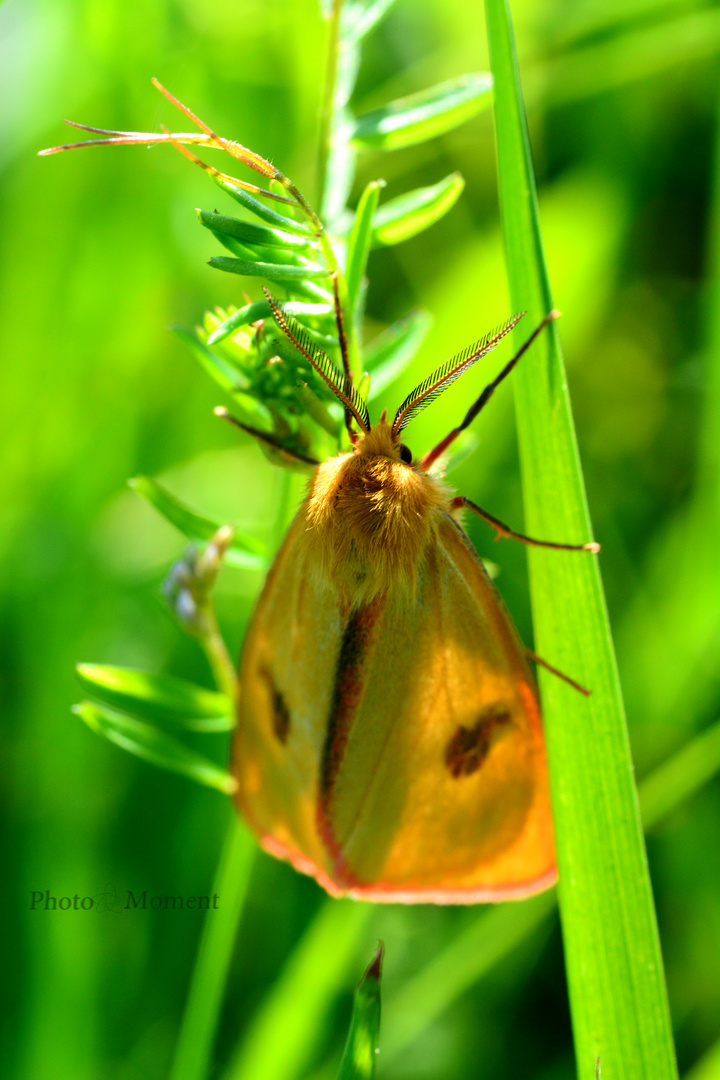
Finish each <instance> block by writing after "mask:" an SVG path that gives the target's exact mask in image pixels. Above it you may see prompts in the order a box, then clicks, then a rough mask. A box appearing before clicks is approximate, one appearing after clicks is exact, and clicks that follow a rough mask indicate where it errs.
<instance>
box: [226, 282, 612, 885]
mask: <svg viewBox="0 0 720 1080" xmlns="http://www.w3.org/2000/svg"><path fill="white" fill-rule="evenodd" d="M266 296H267V299H268V301H269V303H270V307H271V310H272V313H273V316H274V318H275V321H276V322H277V324H278V326H279V327H280V328H281V329H282V331H283V332H284V334H285V336H286V338H287V339H288V340H289V341H290V342H291V343H292V345H293V346H294V347H295V348H296V349H297V350H298V351H299V352H300V353H301V354H302V355H303V356H304V357H305V359H306V361H307V362H308V364H309V365H310V366H311V367H312V368H314V370H315V371H316V372H317V373H318V374H319V375H320V376H321V377H322V378H323V379H324V381H325V382H326V383H327V385H328V387H330V389H331V390H332V392H333V393H334V394H335V396H336V397H337V399H338V400H339V401H340V402H341V403H342V405H343V408H344V412H345V422H346V426H347V431H348V436H349V441H350V445H351V449H350V450H349V451H348V452H347V453H341V454H340V455H339V456H337V457H334V458H331V459H329V460H327V461H324V462H315V466H316V467H315V470H314V473H313V476H312V478H311V480H310V482H309V485H308V489H307V494H306V495H305V498H304V499H303V501H302V504H301V506H300V508H299V510H298V512H297V515H296V517H295V519H294V521H293V523H292V525H291V526H290V529H289V531H288V533H287V536H286V537H285V540H284V542H283V544H282V546H281V548H280V550H279V552H278V555H277V557H276V559H275V562H274V565H273V566H272V568H271V570H270V572H269V574H268V577H267V580H266V582H265V586H264V588H263V590H262V593H261V596H260V598H259V601H258V603H257V606H256V608H255V612H254V614H253V616H252V619H251V622H250V626H249V629H248V632H247V636H246V639H245V644H244V647H243V652H242V658H241V664H240V705H239V715H238V726H237V733H236V736H235V742H234V748H233V773H234V775H235V777H236V779H237V782H238V793H237V801H238V804H239V807H240V810H241V811H242V813H243V815H244V816H245V818H246V819H247V821H248V822H249V823H250V824H251V826H252V827H253V829H254V830H255V832H256V833H257V835H258V836H259V838H260V841H261V843H262V845H263V847H264V848H265V849H266V850H267V851H269V852H271V853H272V854H273V855H276V856H279V857H280V858H282V859H286V860H288V861H289V862H290V863H292V865H293V866H294V867H296V868H297V869H298V870H300V871H302V872H303V873H306V874H311V875H312V876H313V877H315V878H316V880H317V881H318V882H319V883H320V885H322V886H323V887H324V888H325V889H326V890H327V891H328V892H329V893H330V894H332V895H334V896H340V895H347V896H351V897H355V898H356V899H361V900H374V901H388V902H404V903H417V902H433V903H474V902H478V901H497V900H506V899H511V898H519V897H523V896H527V895H529V894H531V893H534V892H537V891H539V890H541V889H544V888H546V887H548V886H549V885H551V884H552V883H553V882H554V881H555V878H556V868H555V856H554V845H553V829H552V817H551V810H550V797H549V789H548V775H547V765H546V760H545V748H544V740H543V732H542V722H541V713H540V705H539V700H538V691H537V686H536V682H535V679H534V677H533V674H532V671H531V669H530V666H529V663H528V658H529V657H531V658H532V659H534V660H539V658H537V657H535V656H534V655H533V654H532V653H528V651H527V650H526V649H525V648H524V646H523V645H522V643H521V641H520V639H519V637H518V634H517V632H516V630H515V628H514V627H513V624H512V622H511V620H510V617H509V616H508V614H507V612H506V610H505V608H504V606H503V602H502V600H501V598H500V596H499V594H498V593H497V591H496V589H495V588H494V586H493V584H492V582H491V580H490V578H489V577H488V574H487V572H486V571H485V568H484V566H483V563H482V562H481V561H480V559H479V557H478V556H477V554H476V553H475V550H474V548H473V547H472V545H471V543H470V540H469V539H468V537H467V535H466V534H465V532H464V531H463V529H462V526H461V524H460V521H459V516H460V514H461V512H462V511H471V512H472V513H475V514H477V515H479V516H480V517H481V518H483V519H484V520H485V521H487V522H489V523H490V524H491V525H492V526H493V527H494V528H495V530H496V532H497V533H498V535H502V536H506V537H512V538H515V539H517V540H522V541H524V542H525V543H532V544H540V545H541V546H544V547H552V548H560V549H566V550H585V551H597V550H598V545H597V544H594V543H588V544H561V543H552V542H546V541H538V540H533V539H531V538H530V537H526V536H524V535H522V534H519V533H516V532H514V531H513V530H512V529H510V528H509V527H508V526H507V525H505V524H504V523H502V522H501V521H499V520H498V519H497V518H495V517H493V516H492V515H491V514H489V513H488V512H487V511H485V510H483V509H482V508H481V507H479V506H477V505H476V504H475V503H473V502H471V501H470V500H469V499H467V498H465V497H464V496H459V495H456V494H455V493H454V492H453V491H452V490H451V489H450V487H449V486H448V485H447V484H446V483H444V482H443V481H442V480H441V479H439V478H438V477H436V476H435V475H433V473H432V472H431V467H432V466H433V464H434V463H435V462H436V461H437V459H438V458H439V456H440V455H441V454H442V453H443V452H444V451H445V450H446V449H447V448H448V447H449V446H450V445H451V443H452V442H453V441H454V439H455V438H457V436H458V435H459V434H460V432H461V431H463V430H464V429H465V428H466V427H467V426H468V425H469V424H470V423H471V422H472V420H474V418H475V417H476V416H477V414H478V413H479V412H480V410H481V409H482V408H483V407H484V405H485V404H486V403H487V401H488V400H489V399H490V397H491V395H492V394H493V392H494V390H495V388H496V387H497V386H498V384H499V383H500V382H501V381H502V380H503V379H505V378H506V377H507V375H508V374H509V373H510V371H511V370H512V369H513V367H514V366H515V364H516V363H517V362H518V360H519V359H520V357H521V356H522V355H523V353H524V352H525V351H526V349H527V348H528V347H529V346H530V344H531V343H532V342H533V341H534V340H535V338H536V337H537V335H538V334H539V333H540V331H541V330H542V329H543V327H544V326H546V325H547V324H548V323H549V322H550V321H551V320H552V319H553V318H555V317H556V315H557V314H558V313H557V312H555V311H552V312H550V314H549V315H548V316H547V317H546V318H545V319H544V320H543V321H542V323H541V324H540V326H538V327H537V329H536V330H535V331H534V333H533V334H532V335H531V336H530V338H529V339H528V340H527V341H526V342H525V344H524V345H523V346H522V348H521V349H520V350H519V352H518V353H517V354H516V355H515V356H514V357H513V358H512V360H510V362H509V363H508V364H506V365H505V367H504V368H503V369H502V371H501V372H500V374H499V375H498V376H497V378H496V379H494V380H493V382H491V383H490V384H489V385H488V386H487V387H486V388H485V389H484V390H483V392H482V394H481V395H480V397H479V398H478V399H477V400H476V401H475V402H474V404H473V405H472V406H471V408H470V409H469V410H468V413H467V415H466V416H465V418H464V420H463V421H462V423H461V424H460V425H459V427H457V428H455V429H453V431H451V432H450V434H449V435H447V436H446V438H444V439H443V440H442V441H441V442H440V443H439V444H438V445H437V446H436V447H435V448H434V449H432V450H430V451H429V452H428V453H426V454H425V456H424V457H422V458H419V459H418V458H416V457H414V455H413V454H412V453H411V451H410V450H409V449H408V447H407V445H406V444H405V443H404V441H403V436H404V432H405V429H406V428H407V426H408V425H409V424H410V422H411V421H412V420H413V419H414V418H415V417H416V416H417V415H418V414H419V413H420V412H421V411H422V410H423V409H424V408H426V406H427V405H429V404H430V403H431V402H432V401H434V400H435V398H437V396H438V395H439V394H440V393H441V392H442V391H443V390H444V389H446V387H448V386H449V385H450V384H451V383H452V382H454V380H455V379H457V378H458V377H459V376H460V375H461V374H462V373H463V372H465V371H467V370H468V369H469V368H470V367H471V366H472V365H473V364H474V363H476V361H477V360H479V359H480V357H483V356H485V355H486V354H487V353H488V352H490V350H491V349H494V348H495V346H496V345H497V344H498V342H499V341H501V340H502V338H504V337H505V335H506V334H508V333H509V332H510V331H511V330H512V329H513V328H514V326H515V325H516V323H517V322H518V320H519V318H520V317H521V316H520V315H517V316H515V317H514V318H512V319H510V320H509V321H508V322H506V323H505V324H504V325H503V326H502V327H500V329H499V330H497V331H495V332H494V333H492V334H489V335H487V336H486V337H484V338H482V339H481V340H480V341H477V342H476V343H475V344H473V345H472V346H470V347H469V348H466V349H465V350H463V352H461V353H459V354H458V355H457V356H454V357H453V358H452V359H450V360H448V361H447V362H446V363H445V364H443V365H442V367H440V368H438V369H437V370H436V371H434V372H433V373H432V374H431V375H430V376H429V377H428V378H427V379H425V380H424V381H423V382H422V383H420V385H419V386H418V387H416V388H415V390H413V392H412V393H411V394H409V395H408V397H407V398H406V399H405V400H404V401H403V402H402V404H401V405H400V407H399V408H398V410H397V412H396V413H395V416H394V418H393V419H392V420H390V419H389V418H388V416H387V415H386V413H385V412H383V414H382V415H381V416H380V418H379V419H378V420H377V421H376V422H375V423H374V424H371V422H370V418H369V415H368V409H367V405H366V403H365V402H364V400H363V399H362V397H361V396H360V394H359V393H358V392H357V389H356V388H355V386H354V385H353V381H352V378H351V375H350V368H349V364H348V361H347V353H346V349H345V346H344V341H345V337H344V332H343V324H342V312H341V307H340V304H339V301H338V297H337V289H336V295H335V299H336V303H335V309H336V321H337V326H338V340H339V343H340V347H341V352H342V356H343V365H344V369H345V370H344V371H341V370H340V369H339V368H338V367H337V366H336V365H335V364H334V363H333V361H332V360H331V359H330V358H329V357H328V356H327V354H326V353H324V352H323V351H322V350H321V349H319V348H318V347H317V346H316V345H315V344H314V343H313V342H312V341H311V339H310V337H309V336H308V335H307V334H306V333H305V331H304V330H303V328H302V327H301V326H300V325H299V324H298V323H297V322H296V321H295V320H294V319H293V318H292V317H291V316H290V315H288V314H287V313H285V312H284V311H283V309H282V307H281V306H280V304H278V302H277V301H276V300H275V299H274V298H273V297H272V296H271V295H270V293H269V292H267V290H266ZM218 411H219V412H221V413H223V414H224V415H226V417H227V418H228V419H232V418H231V417H229V416H227V414H226V411H225V410H218ZM235 422H236V423H237V421H235ZM240 426H243V425H240ZM245 430H250V431H251V433H252V434H255V435H258V437H261V438H263V439H264V441H266V442H268V441H270V442H272V439H271V437H269V436H267V435H265V434H263V433H259V432H255V431H254V430H252V429H247V428H246V429H245ZM284 452H287V451H284ZM540 662H542V661H540ZM547 666H548V667H549V665H547ZM551 670H553V671H554V669H552V668H551ZM555 674H560V673H559V672H555ZM568 681H571V680H568ZM578 689H582V688H580V687H578Z"/></svg>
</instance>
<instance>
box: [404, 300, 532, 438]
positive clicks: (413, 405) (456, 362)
mask: <svg viewBox="0 0 720 1080" xmlns="http://www.w3.org/2000/svg"><path fill="white" fill-rule="evenodd" d="M524 314H525V312H524V311H521V312H520V313H519V314H518V315H513V317H512V319H508V321H507V322H506V323H504V324H503V325H502V326H500V327H499V328H498V329H497V330H492V331H491V332H490V333H489V334H486V335H485V337H484V338H480V340H479V341H476V342H475V344H474V345H467V346H466V347H465V348H464V349H463V350H462V351H461V352H459V353H456V355H455V356H453V357H451V358H450V359H449V360H446V361H445V363H444V364H443V365H442V367H439V368H438V369H437V371H433V373H432V375H428V377H427V379H425V380H424V381H423V382H421V383H420V385H419V386H416V387H415V389H414V390H413V391H412V393H411V394H408V396H407V397H406V398H405V400H404V401H403V403H402V405H401V406H400V408H399V409H398V411H397V412H396V414H395V419H394V420H393V426H392V434H393V438H397V437H398V435H399V434H400V432H401V431H403V430H404V429H405V428H406V427H407V425H408V424H409V423H410V421H411V420H414V419H415V417H416V416H418V415H419V413H421V412H422V411H423V409H426V408H427V406H428V405H430V404H431V403H432V402H433V401H434V400H435V398H437V397H439V396H440V394H441V393H442V392H443V390H445V389H447V387H448V386H450V385H451V384H452V383H454V382H455V380H456V379H457V378H458V377H459V376H460V375H462V374H463V372H464V371H467V370H468V368H470V367H472V365H473V364H474V363H475V362H476V361H477V360H479V359H480V357H481V356H486V355H487V353H489V352H491V351H492V349H494V348H495V346H496V345H497V344H498V342H499V341H501V340H502V339H503V338H504V337H505V335H506V334H509V333H510V331H511V330H512V329H513V328H514V327H515V326H516V325H517V323H518V322H519V321H520V319H522V317H523V315H524Z"/></svg>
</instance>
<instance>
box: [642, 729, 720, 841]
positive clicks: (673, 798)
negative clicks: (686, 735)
mask: <svg viewBox="0 0 720 1080" xmlns="http://www.w3.org/2000/svg"><path fill="white" fill-rule="evenodd" d="M719 769H720V723H715V724H713V725H712V726H711V727H709V728H707V730H705V731H702V732H700V734H699V735H696V736H695V738H694V739H691V740H690V742H688V743H686V744H685V746H683V747H682V748H681V749H680V750H678V751H677V753H676V754H673V755H672V757H670V758H669V759H668V760H667V761H665V762H663V764H662V765H659V766H658V768H657V769H655V770H654V771H653V772H652V773H651V774H650V776H648V777H647V779H646V780H643V782H642V783H641V785H640V792H639V793H640V809H641V811H642V819H643V824H644V826H645V828H646V829H651V828H652V827H653V826H654V825H655V824H657V822H658V821H660V820H661V819H662V818H663V817H665V815H666V814H668V813H669V812H670V811H671V810H673V809H674V808H675V807H676V806H679V805H680V804H681V803H682V802H684V801H685V799H687V798H688V797H689V796H690V795H692V794H694V792H695V791H697V790H698V788H700V787H702V785H703V784H705V783H707V781H708V780H711V779H712V777H713V776H715V774H716V773H717V772H718V770H719Z"/></svg>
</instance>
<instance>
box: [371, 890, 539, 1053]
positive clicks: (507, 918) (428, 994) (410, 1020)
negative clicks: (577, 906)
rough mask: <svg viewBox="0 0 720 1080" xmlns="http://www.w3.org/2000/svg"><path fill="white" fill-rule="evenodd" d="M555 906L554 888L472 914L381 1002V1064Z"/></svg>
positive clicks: (414, 1037)
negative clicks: (383, 1020)
mask: <svg viewBox="0 0 720 1080" xmlns="http://www.w3.org/2000/svg"><path fill="white" fill-rule="evenodd" d="M554 909H555V893H554V892H545V893H541V894H540V895H539V896H533V897H531V898H530V899H529V900H526V901H524V902H523V903H522V904H501V905H498V906H497V907H491V908H489V909H486V910H484V911H483V912H482V914H479V915H476V914H474V913H473V914H472V915H471V916H470V925H469V926H468V927H467V929H465V930H464V931H462V932H461V933H459V934H458V935H457V937H456V938H455V939H454V940H453V941H452V942H451V943H450V944H449V945H447V946H446V947H445V948H444V949H443V950H442V952H440V953H439V954H438V955H437V956H436V957H435V958H434V959H433V960H432V962H431V963H429V964H428V965H427V966H426V967H425V968H423V969H422V971H420V972H418V973H417V974H416V975H415V976H414V977H413V978H412V979H410V980H408V981H407V982H406V984H405V986H404V987H403V988H402V989H401V990H400V991H399V992H398V993H397V994H395V996H394V997H392V998H390V999H388V1001H387V1003H386V1005H385V1024H384V1028H383V1030H384V1035H383V1044H382V1057H383V1064H387V1063H388V1062H390V1061H394V1060H395V1059H396V1058H397V1057H399V1055H400V1054H401V1053H402V1052H403V1050H405V1048H406V1047H407V1046H409V1045H410V1043H412V1042H413V1041H414V1040H415V1039H416V1038H417V1037H418V1035H420V1034H421V1032H422V1031H424V1030H425V1028H426V1027H428V1025H429V1024H431V1023H432V1021H433V1020H434V1019H435V1017H437V1016H439V1015H440V1014H441V1013H442V1012H444V1011H445V1010H446V1009H447V1008H448V1007H449V1006H450V1005H452V1003H453V1002H455V1001H457V999H458V998H459V997H460V996H461V994H463V993H464V992H465V991H466V990H468V989H469V988H470V987H471V986H473V985H474V984H475V983H476V982H477V980H478V979H480V978H482V976H483V975H485V974H486V973H487V972H488V971H490V970H491V969H492V968H493V967H494V966H495V965H496V964H498V963H499V962H500V961H501V960H502V959H504V958H505V957H506V956H508V955H509V954H510V953H511V952H512V951H513V950H514V949H515V948H517V946H518V945H520V944H521V942H523V941H525V940H527V938H528V937H530V936H531V935H532V934H533V933H534V932H536V931H537V928H538V926H539V925H540V924H541V923H542V922H543V921H544V920H545V919H546V918H547V916H548V915H549V914H550V913H551V912H552V911H553V910H554Z"/></svg>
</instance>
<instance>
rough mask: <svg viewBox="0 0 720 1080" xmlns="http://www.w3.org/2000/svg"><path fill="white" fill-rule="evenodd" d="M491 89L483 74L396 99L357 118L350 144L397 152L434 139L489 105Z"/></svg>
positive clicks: (465, 77) (487, 78)
mask: <svg viewBox="0 0 720 1080" xmlns="http://www.w3.org/2000/svg"><path fill="white" fill-rule="evenodd" d="M491 89H492V78H491V77H490V76H489V75H488V74H487V72H484V71H482V72H474V73H473V74H471V75H460V76H459V77H458V78H456V79H450V80H449V81H448V82H444V83H440V84H439V85H438V86H431V87H430V88H429V89H427V90H421V91H419V92H418V93H417V94H410V95H409V96H408V97H405V98H398V99H397V101H391V102H389V103H388V104H387V105H383V106H382V108H380V109H373V111H372V112H368V113H363V115H362V116H358V117H357V119H356V120H355V124H354V127H353V130H352V132H351V139H352V142H353V143H355V145H356V146H361V147H364V148H366V149H376V150H399V149H400V148H401V147H403V146H414V145H415V143H421V142H426V141H427V140H428V139H434V138H435V137H436V136H437V135H443V134H444V133H445V132H446V131H452V129H453V128H456V127H458V126H459V125H460V124H464V123H465V121H466V120H469V119H470V118H471V117H472V116H475V115H476V114H477V113H479V112H480V110H481V109H484V108H485V107H486V106H487V105H489V104H490V90H491Z"/></svg>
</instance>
